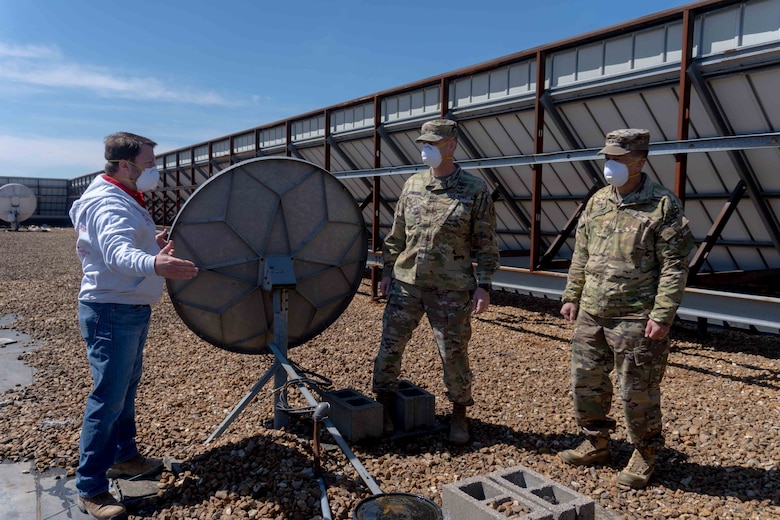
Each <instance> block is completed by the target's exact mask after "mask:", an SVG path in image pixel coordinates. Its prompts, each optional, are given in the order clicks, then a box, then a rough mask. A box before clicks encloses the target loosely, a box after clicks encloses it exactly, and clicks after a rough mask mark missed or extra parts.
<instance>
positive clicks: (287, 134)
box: [284, 119, 293, 157]
mask: <svg viewBox="0 0 780 520" xmlns="http://www.w3.org/2000/svg"><path fill="white" fill-rule="evenodd" d="M292 122H293V120H292V119H288V120H286V121H285V122H284V142H285V144H286V145H287V146H285V147H284V155H286V156H287V157H290V156H292V150H291V149H290V146H292Z"/></svg>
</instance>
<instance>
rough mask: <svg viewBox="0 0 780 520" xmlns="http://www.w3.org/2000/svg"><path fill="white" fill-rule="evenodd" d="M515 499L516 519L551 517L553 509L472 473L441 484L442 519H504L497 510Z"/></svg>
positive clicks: (504, 515)
mask: <svg viewBox="0 0 780 520" xmlns="http://www.w3.org/2000/svg"><path fill="white" fill-rule="evenodd" d="M514 501H517V502H518V505H519V511H517V512H516V514H513V515H512V516H511V518H512V519H516V520H552V513H550V511H549V510H547V509H545V508H544V507H542V506H541V505H540V504H539V503H538V502H537V501H528V500H525V499H524V498H523V497H519V496H513V494H512V493H511V492H510V491H509V490H508V489H507V488H506V487H503V486H499V485H498V484H497V483H496V482H495V481H493V480H491V479H488V478H485V477H471V478H468V479H465V480H461V481H458V482H454V483H452V484H446V485H445V486H444V487H442V493H441V503H442V514H443V516H444V520H506V519H507V518H508V517H507V514H505V513H504V512H502V511H499V509H500V508H501V506H502V505H506V503H507V502H514Z"/></svg>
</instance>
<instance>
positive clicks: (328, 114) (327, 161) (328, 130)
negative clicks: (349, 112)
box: [322, 109, 331, 172]
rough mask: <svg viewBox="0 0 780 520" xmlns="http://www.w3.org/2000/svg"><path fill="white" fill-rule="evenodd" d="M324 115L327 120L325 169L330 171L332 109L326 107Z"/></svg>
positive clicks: (324, 140)
mask: <svg viewBox="0 0 780 520" xmlns="http://www.w3.org/2000/svg"><path fill="white" fill-rule="evenodd" d="M322 117H323V119H324V120H325V129H324V130H325V134H324V138H323V143H322V144H323V146H324V147H325V161H324V162H325V164H324V166H323V167H324V168H325V171H327V172H330V152H331V150H330V110H328V109H325V110H323V111H322Z"/></svg>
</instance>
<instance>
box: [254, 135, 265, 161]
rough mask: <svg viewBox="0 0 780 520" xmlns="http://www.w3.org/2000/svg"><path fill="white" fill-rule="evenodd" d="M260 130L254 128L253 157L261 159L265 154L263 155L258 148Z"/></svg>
mask: <svg viewBox="0 0 780 520" xmlns="http://www.w3.org/2000/svg"><path fill="white" fill-rule="evenodd" d="M260 133H261V132H260V129H259V128H255V130H254V134H255V157H263V156H264V155H265V154H264V153H263V150H262V149H261V148H260Z"/></svg>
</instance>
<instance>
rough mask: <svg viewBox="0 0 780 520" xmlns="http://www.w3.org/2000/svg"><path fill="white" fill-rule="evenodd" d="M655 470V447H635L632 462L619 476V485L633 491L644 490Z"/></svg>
mask: <svg viewBox="0 0 780 520" xmlns="http://www.w3.org/2000/svg"><path fill="white" fill-rule="evenodd" d="M654 470H655V447H654V446H642V447H639V446H637V447H635V448H634V453H633V454H632V455H631V460H629V461H628V464H627V465H626V467H625V468H624V469H623V471H621V472H620V473H619V474H618V484H620V485H621V486H624V487H629V488H632V489H642V488H643V487H645V486H646V485H647V483H648V482H649V481H650V477H652V476H653V471H654Z"/></svg>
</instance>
